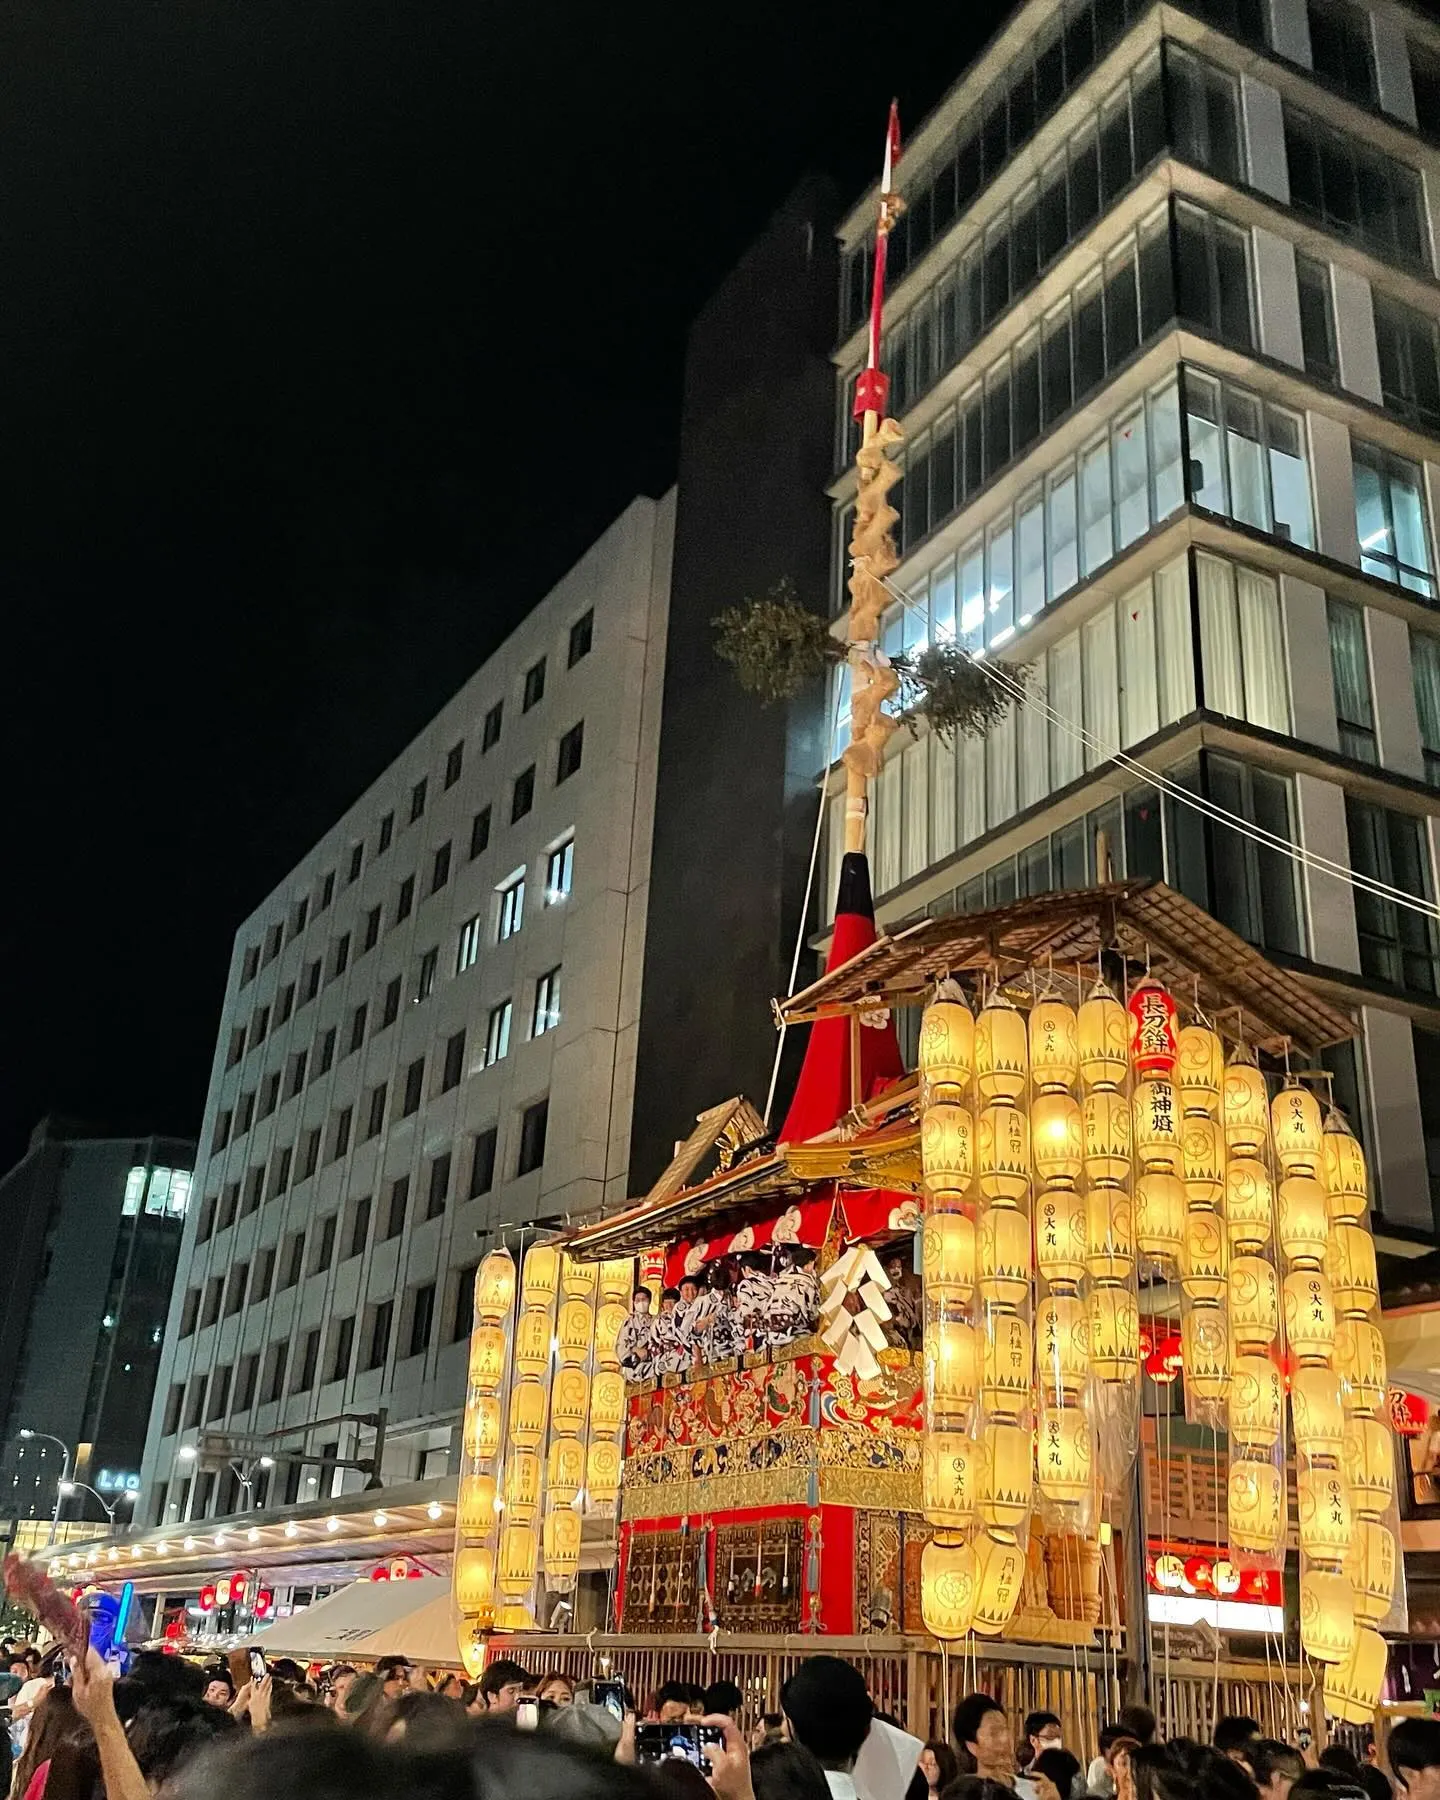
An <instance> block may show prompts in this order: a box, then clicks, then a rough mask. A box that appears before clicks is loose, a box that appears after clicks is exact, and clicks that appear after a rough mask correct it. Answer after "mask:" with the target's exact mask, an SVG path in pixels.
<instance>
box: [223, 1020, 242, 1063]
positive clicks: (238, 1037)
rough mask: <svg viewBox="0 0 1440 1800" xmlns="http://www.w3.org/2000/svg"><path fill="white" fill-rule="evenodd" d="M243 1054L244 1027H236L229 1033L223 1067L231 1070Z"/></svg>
mask: <svg viewBox="0 0 1440 1800" xmlns="http://www.w3.org/2000/svg"><path fill="white" fill-rule="evenodd" d="M244 1054H245V1027H244V1026H243V1025H237V1026H236V1027H235V1029H234V1030H233V1031H232V1032H231V1033H230V1048H229V1050H228V1051H227V1052H226V1055H225V1067H226V1068H227V1069H233V1068H234V1067H235V1065H236V1063H238V1062H239V1061H240V1059H241V1057H242V1056H244Z"/></svg>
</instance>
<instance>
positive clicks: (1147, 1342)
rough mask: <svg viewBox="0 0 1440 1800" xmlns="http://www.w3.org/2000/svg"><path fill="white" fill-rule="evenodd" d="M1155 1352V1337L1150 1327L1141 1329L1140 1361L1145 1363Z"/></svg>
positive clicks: (1143, 1326)
mask: <svg viewBox="0 0 1440 1800" xmlns="http://www.w3.org/2000/svg"><path fill="white" fill-rule="evenodd" d="M1154 1351H1155V1336H1154V1333H1153V1332H1152V1331H1151V1329H1150V1327H1149V1326H1148V1325H1142V1326H1141V1327H1140V1360H1141V1362H1144V1361H1145V1360H1146V1358H1147V1357H1149V1356H1152V1355H1153V1354H1154Z"/></svg>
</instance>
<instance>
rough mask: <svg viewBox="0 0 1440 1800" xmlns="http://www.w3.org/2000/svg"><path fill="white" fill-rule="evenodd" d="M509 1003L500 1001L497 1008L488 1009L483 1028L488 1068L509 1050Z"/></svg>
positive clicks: (486, 1066)
mask: <svg viewBox="0 0 1440 1800" xmlns="http://www.w3.org/2000/svg"><path fill="white" fill-rule="evenodd" d="M510 1010H511V1009H510V1002H509V1001H508V1000H502V1001H501V1002H500V1004H499V1005H498V1006H492V1007H491V1008H490V1017H489V1019H488V1021H487V1022H486V1026H485V1062H484V1067H485V1068H487V1069H488V1068H489V1067H490V1066H491V1064H492V1063H497V1062H499V1061H500V1060H501V1059H502V1058H503V1057H504V1056H505V1054H506V1053H507V1051H508V1050H509V1048H510Z"/></svg>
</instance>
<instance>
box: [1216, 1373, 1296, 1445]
mask: <svg viewBox="0 0 1440 1800" xmlns="http://www.w3.org/2000/svg"><path fill="white" fill-rule="evenodd" d="M1284 1405H1285V1393H1284V1388H1283V1386H1282V1384H1281V1381H1280V1371H1279V1370H1278V1369H1277V1368H1276V1367H1275V1365H1274V1363H1272V1362H1271V1360H1270V1358H1269V1357H1268V1356H1237V1357H1236V1358H1235V1359H1234V1362H1233V1363H1232V1365H1231V1370H1230V1412H1229V1423H1230V1440H1231V1442H1232V1443H1234V1444H1241V1445H1244V1446H1245V1448H1246V1449H1251V1450H1269V1449H1271V1448H1273V1446H1274V1445H1275V1444H1276V1443H1277V1442H1278V1441H1279V1437H1280V1426H1281V1422H1282V1416H1283V1413H1284Z"/></svg>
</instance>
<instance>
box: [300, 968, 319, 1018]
mask: <svg viewBox="0 0 1440 1800" xmlns="http://www.w3.org/2000/svg"><path fill="white" fill-rule="evenodd" d="M319 992H320V958H319V957H318V956H317V957H316V958H315V960H314V962H308V963H306V965H305V974H304V977H303V978H302V980H301V983H300V1004H301V1005H302V1006H304V1005H305V1004H306V1002H307V1001H310V1000H313V999H314V998H315V996H316V995H317V994H318V993H319Z"/></svg>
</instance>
